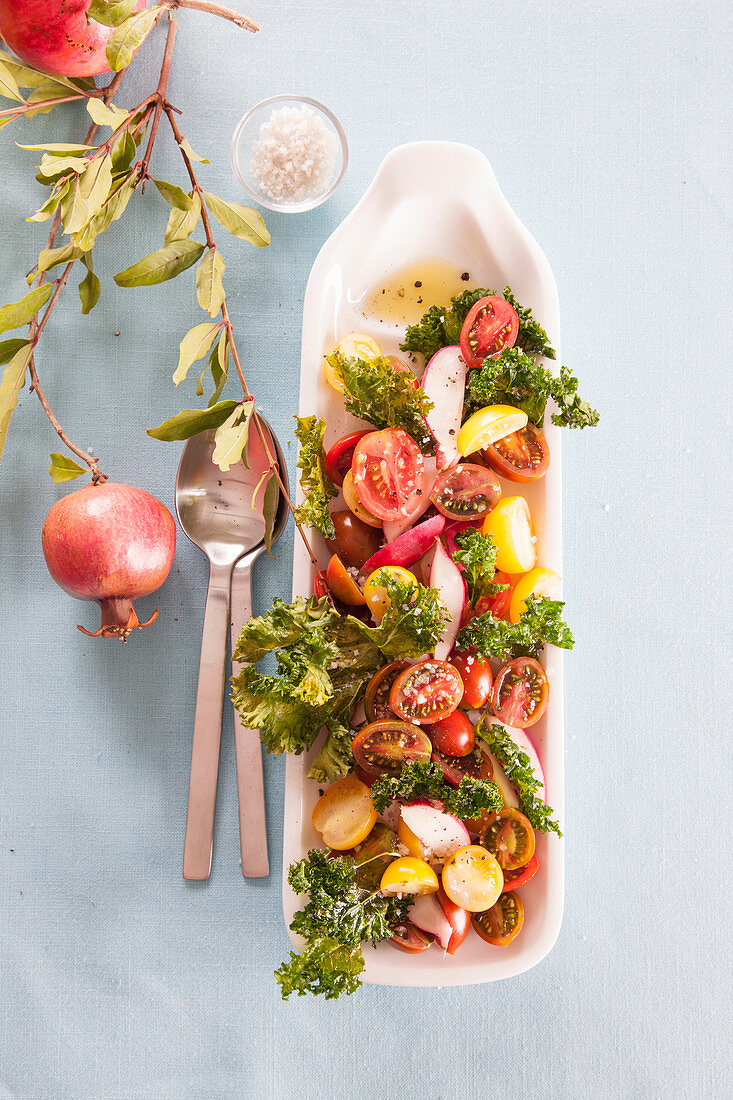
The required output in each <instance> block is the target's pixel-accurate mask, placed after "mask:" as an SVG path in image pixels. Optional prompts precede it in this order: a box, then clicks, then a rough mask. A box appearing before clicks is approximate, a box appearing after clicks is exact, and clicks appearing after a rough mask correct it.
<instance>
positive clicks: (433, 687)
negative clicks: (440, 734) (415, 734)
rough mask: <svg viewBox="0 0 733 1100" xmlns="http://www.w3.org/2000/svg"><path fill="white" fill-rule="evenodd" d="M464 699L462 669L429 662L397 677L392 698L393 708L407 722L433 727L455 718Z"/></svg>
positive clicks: (418, 663)
mask: <svg viewBox="0 0 733 1100" xmlns="http://www.w3.org/2000/svg"><path fill="white" fill-rule="evenodd" d="M462 697H463V680H462V679H461V676H460V673H459V672H458V669H457V668H454V667H453V665H451V664H448V662H447V661H436V660H434V659H433V658H428V659H427V660H424V661H418V662H417V664H414V665H410V667H409V668H407V669H405V671H404V672H402V673H401V674H400V675H399V676H398V677H397V679H396V680H395V682H394V684H393V685H392V690H391V692H390V694H389V708H390V710H392V711H394V713H395V714H397V715H399V717H400V718H403V719H404V720H405V721H406V722H414V723H416V724H417V725H418V726H422V725H429V724H431V723H433V722H438V721H440V719H441V718H446V717H447V716H448V715H449V714H452V713H453V711H454V710H455V709H456V707H457V706H458V704H459V703H460V701H461V699H462Z"/></svg>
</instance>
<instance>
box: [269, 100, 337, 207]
mask: <svg viewBox="0 0 733 1100" xmlns="http://www.w3.org/2000/svg"><path fill="white" fill-rule="evenodd" d="M338 147H339V141H338V138H337V136H336V134H334V133H333V131H332V130H329V128H328V127H327V126H326V124H325V122H324V121H323V119H322V118H321V117H320V115H317V114H316V112H315V111H313V110H312V109H311V108H310V107H307V106H305V105H304V106H302V107H280V108H278V110H276V111H273V112H272V114H271V115H270V117H269V118H268V120H267V121H266V122H263V124H262V126H261V127H260V132H259V136H258V138H257V140H256V141H255V143H254V145H253V147H252V159H251V161H250V171H251V173H252V177H253V179H254V181H255V183H256V184H257V186H258V187H259V188H260V190H261V191H262V192H263V193H264V194H265V195H267V196H268V197H269V198H271V199H273V200H274V201H275V202H283V203H291V202H292V203H298V202H306V201H307V200H308V199H312V198H315V196H316V195H320V194H321V193H322V192H323V191H325V190H326V189H327V188H328V186H329V184H330V183H331V180H332V179H333V174H334V169H335V167H336V156H337V154H338Z"/></svg>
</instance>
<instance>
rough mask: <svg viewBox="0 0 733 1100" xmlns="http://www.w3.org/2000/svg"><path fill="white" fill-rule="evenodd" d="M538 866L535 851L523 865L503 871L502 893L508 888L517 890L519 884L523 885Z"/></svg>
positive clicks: (532, 876) (531, 876) (534, 873)
mask: <svg viewBox="0 0 733 1100" xmlns="http://www.w3.org/2000/svg"><path fill="white" fill-rule="evenodd" d="M539 867H540V861H539V860H538V858H537V853H536V852H535V854H534V855H533V856H532V858H531V860H530V861H529V863H525V865H524V867H518V868H517V869H516V871H505V872H504V889H503V890H502V893H506V892H507V891H508V890H518V889H519V888H520V886H524V884H525V883H527V882H529V880H530V879H531V878H534V876H535V875H536V874H537V872H538V870H539Z"/></svg>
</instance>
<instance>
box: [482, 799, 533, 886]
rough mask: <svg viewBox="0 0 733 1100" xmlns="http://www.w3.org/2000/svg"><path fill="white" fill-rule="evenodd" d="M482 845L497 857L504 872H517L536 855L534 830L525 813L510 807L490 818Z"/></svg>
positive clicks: (483, 834)
mask: <svg viewBox="0 0 733 1100" xmlns="http://www.w3.org/2000/svg"><path fill="white" fill-rule="evenodd" d="M481 843H482V844H483V846H484V848H486V850H487V852H491V853H492V855H495V856H496V858H497V859H498V861H499V866H500V867H501V869H502V871H504V870H506V871H516V870H517V869H518V868H519V867H524V865H525V864H526V863H529V861H530V860H531V858H532V856H533V855H534V829H533V828H532V826H531V824H530V822H529V820H528V819H527V818H526V817H525V816H524V814H523V813H520V812H519V810H516V809H515V808H514V807H513V806H509V807H508V808H507V809H505V810H500V811H499V813H498V814H492V815H491V817H489V819H488V821H487V823H486V828H485V829H484V831H483V833H482V834H481Z"/></svg>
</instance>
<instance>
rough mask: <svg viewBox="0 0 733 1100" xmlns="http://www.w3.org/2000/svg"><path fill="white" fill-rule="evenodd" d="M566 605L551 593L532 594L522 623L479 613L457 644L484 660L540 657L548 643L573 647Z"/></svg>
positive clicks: (466, 626)
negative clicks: (567, 622)
mask: <svg viewBox="0 0 733 1100" xmlns="http://www.w3.org/2000/svg"><path fill="white" fill-rule="evenodd" d="M564 606H565V604H564V603H563V602H562V601H561V600H551V599H550V598H549V597H548V596H541V597H540V598H539V599H537V598H536V597H534V596H530V597H529V599H528V600H527V610H526V611H524V612H523V614H522V615H521V617H520V619H519V622H518V623H510V622H507V621H506V620H505V619H495V618H494V616H493V615H492V614H491V612H487V613H486V614H485V615H477V616H476V618H474V619H471V620H470V621H469V622H468V623H466V625H465V626H464V627H462V628H461V629H460V630H459V631H458V636H457V637H456V646H457V648H458V649H467V650H471V651H473V652H475V653H476V655H477V656H478V657H479V658H480V659H481V660H484V661H486V660H488V659H489V658H490V657H497V658H498V659H499V660H502V661H509V660H513V659H514V658H515V657H538V656H539V654H540V652H541V650H542V647H543V646H545V645H548V644H549V645H556V646H559V647H560V648H561V649H572V648H573V645H574V644H575V642H574V639H573V635H572V634H571V632H570V628H569V627H568V625H567V624H566V623H565V622H563V620H562V618H561V615H562V609H563V607H564Z"/></svg>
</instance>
